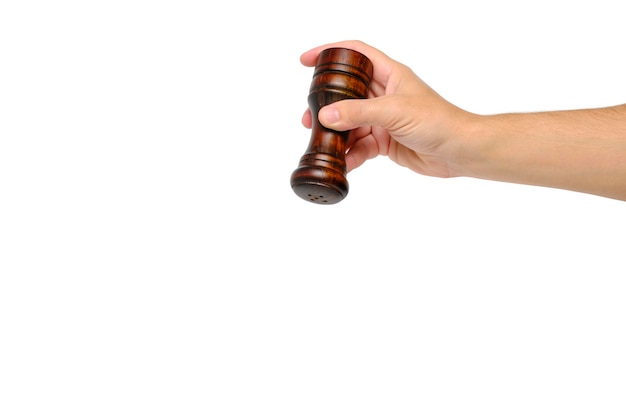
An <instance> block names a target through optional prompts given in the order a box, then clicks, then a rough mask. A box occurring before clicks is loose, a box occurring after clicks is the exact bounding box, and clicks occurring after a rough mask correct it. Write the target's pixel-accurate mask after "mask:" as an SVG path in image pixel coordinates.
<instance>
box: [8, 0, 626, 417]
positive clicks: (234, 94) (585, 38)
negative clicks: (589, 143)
mask: <svg viewBox="0 0 626 417" xmlns="http://www.w3.org/2000/svg"><path fill="white" fill-rule="evenodd" d="M622 9H623V7H621V5H620V3H619V2H612V1H594V2H581V1H568V2H565V1H563V2H555V1H549V0H548V1H546V0H542V1H525V2H503V1H485V0H482V1H473V2H460V1H447V0H442V1H436V2H435V1H431V2H425V1H416V2H405V1H396V0H391V1H385V2H372V1H358V2H357V1H337V0H332V1H318V2H309V3H298V2H278V1H270V2H253V1H246V2H224V1H221V2H217V1H214V2H205V1H195V2H194V1H176V2H174V1H136V0H126V1H106V2H79V1H55V2H51V1H49V2H43V1H40V2H33V1H5V2H3V3H2V5H0V415H2V416H5V417H14V416H50V415H59V416H65V417H67V416H81V417H84V416H186V417H191V416H215V417H226V416H237V417H239V416H246V417H248V416H250V417H252V416H255V417H256V416H272V417H282V416H288V417H295V416H303V417H304V416H311V417H321V416H328V417H335V416H337V417H338V416H342V417H347V416H355V417H356V416H358V417H365V416H390V417H391V416H394V417H399V416H418V415H419V416H429V417H430V416H433V417H435V416H481V417H487V416H498V417H502V416H530V415H532V416H603V417H611V416H624V415H625V414H626V394H625V393H626V376H625V375H626V356H625V355H624V352H626V334H625V328H626V302H625V300H626V282H625V280H626V266H625V265H624V249H623V248H624V236H626V220H625V215H624V211H625V209H626V206H625V205H624V203H623V202H619V201H615V200H610V199H606V198H601V197H595V196H589V195H582V194H577V193H573V192H567V191H562V190H553V189H547V188H539V187H530V186H520V185H511V184H504V183H496V182H489V181H480V180H473V179H466V178H459V179H450V180H444V179H435V178H429V177H422V176H419V175H417V174H414V173H412V172H410V171H408V170H406V169H404V168H400V167H398V166H396V165H394V164H392V163H391V162H390V161H389V160H388V159H386V158H383V157H380V158H377V159H376V160H373V161H369V162H368V163H366V164H365V165H364V166H362V167H361V168H359V169H358V170H356V171H354V172H352V173H350V175H349V181H350V194H349V195H348V197H347V198H346V199H345V200H344V201H342V202H341V203H339V204H337V205H334V206H318V205H314V204H310V203H308V202H305V201H304V200H300V199H299V198H298V197H296V196H295V194H293V192H292V190H291V189H290V187H289V176H290V175H291V172H292V171H293V169H295V167H296V165H297V163H298V160H299V158H300V156H301V155H302V153H303V152H304V150H305V148H306V146H307V144H308V140H309V131H308V130H307V129H305V128H304V127H303V126H302V124H301V122H300V118H301V115H302V113H303V112H304V110H305V108H306V96H307V94H308V88H309V84H310V80H311V75H312V72H311V69H310V68H305V67H303V66H302V65H301V64H300V63H299V56H300V54H301V53H302V52H304V51H306V50H308V49H309V48H312V47H314V46H317V45H320V44H324V43H327V42H333V41H338V40H344V39H361V40H363V41H366V42H368V43H370V44H371V45H373V46H375V47H377V48H379V49H381V50H382V51H384V52H386V53H387V54H388V55H390V56H391V57H392V58H395V59H396V60H398V61H400V62H403V63H405V64H407V65H409V66H411V67H412V68H413V70H414V71H415V72H416V73H417V74H418V75H419V76H420V77H421V78H422V79H424V80H425V81H426V82H427V83H428V84H430V85H431V86H432V87H433V88H435V89H436V90H437V91H438V92H439V93H440V94H442V95H443V96H444V97H445V98H447V99H448V100H450V101H452V102H453V103H455V104H457V105H459V106H460V107H463V108H465V109H466V110H469V111H473V112H476V113H482V114H491V113H499V112H515V111H535V110H553V109H567V108H581V107H599V106H607V105H613V104H619V103H622V102H624V101H625V100H626V83H625V82H624V74H626V58H625V55H624V39H626V26H625V25H624V19H623V10H622Z"/></svg>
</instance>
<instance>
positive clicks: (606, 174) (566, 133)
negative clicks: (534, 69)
mask: <svg viewBox="0 0 626 417" xmlns="http://www.w3.org/2000/svg"><path fill="white" fill-rule="evenodd" d="M471 125H472V127H471V128H470V129H468V130H467V131H468V132H470V134H469V137H467V138H466V139H465V141H464V143H465V146H464V151H463V152H461V154H462V155H463V156H462V161H463V162H462V163H461V164H459V166H462V168H460V172H461V175H464V176H471V177H477V178H484V179H491V180H496V181H507V182H513V183H521V184H530V185H539V186H546V187H553V188H562V189H567V190H572V191H580V192H584V193H589V194H596V195H601V196H605V197H610V198H615V199H620V200H626V105H621V106H615V107H607V108H600V109H587V110H571V111H555V112H539V113H515V114H500V115H493V116H478V117H477V118H475V119H474V121H473V122H472V123H471ZM472 155H477V157H473V156H472Z"/></svg>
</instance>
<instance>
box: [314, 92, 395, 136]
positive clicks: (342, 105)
mask: <svg viewBox="0 0 626 417" xmlns="http://www.w3.org/2000/svg"><path fill="white" fill-rule="evenodd" d="M386 98H387V97H384V96H383V97H376V98H370V99H347V100H340V101H337V102H335V103H332V104H329V105H327V106H324V107H322V108H321V109H320V111H319V113H318V115H317V117H318V120H319V121H320V123H321V124H322V125H324V126H325V127H327V128H329V129H333V130H338V131H344V130H352V129H355V128H357V127H361V126H378V127H381V128H383V129H391V128H392V127H393V126H392V125H393V123H394V119H395V117H396V116H397V112H394V111H391V107H392V106H387V105H384V103H383V102H384V101H386V100H385V99H386ZM389 104H390V103H389ZM394 114H395V115H396V116H394Z"/></svg>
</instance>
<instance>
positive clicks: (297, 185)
mask: <svg viewBox="0 0 626 417" xmlns="http://www.w3.org/2000/svg"><path fill="white" fill-rule="evenodd" d="M373 69H374V67H373V65H372V62H371V61H370V60H369V59H368V58H367V57H366V56H365V55H363V54H361V53H360V52H357V51H354V50H351V49H346V48H330V49H325V50H323V51H322V52H321V53H320V55H319V57H318V59H317V63H316V65H315V72H314V73H313V81H312V82H311V88H310V91H309V98H308V102H309V108H310V109H311V116H312V118H313V125H312V129H311V140H310V142H309V146H308V148H307V150H306V152H305V154H304V155H303V156H302V158H300V164H299V165H298V168H296V170H295V171H293V173H292V174H291V188H293V191H294V192H295V193H296V194H297V195H298V196H299V197H301V198H303V199H305V200H308V201H311V202H313V203H317V204H335V203H338V202H339V201H341V200H343V199H344V198H345V197H346V195H347V194H348V180H347V178H346V174H347V172H346V158H345V154H346V146H347V142H348V135H349V134H350V131H344V132H339V131H336V130H331V129H327V128H326V127H324V126H322V124H321V123H320V122H319V120H318V119H317V113H318V112H319V111H320V109H321V108H322V107H324V106H326V105H328V104H331V103H334V102H336V101H339V100H344V99H363V98H367V91H368V89H369V83H370V80H371V79H372V75H373Z"/></svg>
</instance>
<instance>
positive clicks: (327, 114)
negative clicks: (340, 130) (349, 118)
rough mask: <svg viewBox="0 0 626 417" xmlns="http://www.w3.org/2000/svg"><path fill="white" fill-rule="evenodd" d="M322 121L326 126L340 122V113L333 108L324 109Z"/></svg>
mask: <svg viewBox="0 0 626 417" xmlns="http://www.w3.org/2000/svg"><path fill="white" fill-rule="evenodd" d="M319 117H320V119H321V120H322V121H323V122H324V123H326V124H333V123H337V122H338V121H339V112H338V111H337V109H334V108H332V107H324V108H322V109H321V110H320V115H319Z"/></svg>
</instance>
